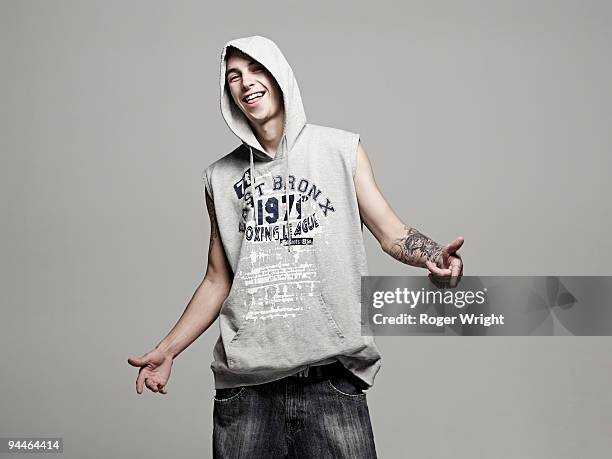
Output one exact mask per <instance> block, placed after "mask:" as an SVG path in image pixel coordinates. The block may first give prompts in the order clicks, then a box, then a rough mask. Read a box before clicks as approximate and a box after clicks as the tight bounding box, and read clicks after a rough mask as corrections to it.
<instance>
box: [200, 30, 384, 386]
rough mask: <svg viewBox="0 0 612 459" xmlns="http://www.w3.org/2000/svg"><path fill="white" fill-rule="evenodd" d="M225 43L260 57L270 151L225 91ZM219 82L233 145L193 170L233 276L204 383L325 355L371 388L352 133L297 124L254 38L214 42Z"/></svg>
mask: <svg viewBox="0 0 612 459" xmlns="http://www.w3.org/2000/svg"><path fill="white" fill-rule="evenodd" d="M228 46H233V47H235V48H238V49H239V50H241V51H242V52H244V53H245V54H247V55H249V56H250V57H252V58H253V59H255V60H256V61H258V62H259V63H261V64H262V65H263V66H264V67H266V68H267V69H268V71H269V72H270V73H271V74H272V75H273V76H274V78H275V79H276V81H277V83H278V84H279V86H280V88H281V90H282V93H283V99H284V105H285V124H284V130H283V135H282V138H281V142H280V144H279V146H278V149H277V152H276V155H275V157H274V158H272V157H271V156H269V155H268V154H267V153H266V152H265V149H264V148H263V147H262V146H261V145H260V143H259V141H258V140H257V138H256V137H255V134H254V133H253V131H252V130H251V127H250V125H249V123H248V121H247V118H246V117H245V116H244V114H243V113H242V112H241V111H240V109H239V108H238V107H237V106H236V104H235V103H234V102H233V100H232V97H231V94H230V90H229V88H228V87H227V84H226V78H225V70H226V61H225V55H226V51H227V48H228ZM220 90H221V100H220V102H221V113H222V115H223V118H224V119H225V121H226V123H227V125H228V127H229V128H230V129H231V131H232V132H233V133H234V134H235V135H236V136H237V137H238V138H239V139H240V140H241V144H240V145H239V146H238V147H237V148H236V149H235V150H233V151H232V152H230V153H228V154H227V155H225V156H224V157H222V158H221V159H218V160H216V161H215V162H213V163H212V164H210V165H209V166H208V167H207V168H206V169H205V170H204V172H203V174H202V179H203V181H204V186H205V190H206V191H208V194H209V195H210V196H211V198H212V199H213V201H214V205H215V211H216V219H217V223H218V226H219V233H220V240H221V243H222V245H223V248H224V251H225V254H226V256H227V259H228V261H229V264H230V266H231V268H232V271H233V274H234V280H233V283H232V287H231V289H230V292H229V294H228V296H227V298H226V299H225V301H224V302H223V305H222V306H221V310H220V313H219V330H220V334H219V338H218V340H217V342H216V344H215V347H214V350H213V357H214V361H213V362H212V363H211V365H210V368H211V369H212V371H213V374H214V379H215V388H217V389H223V388H229V387H237V386H243V385H255V384H262V383H266V382H270V381H274V380H277V379H280V378H284V377H286V376H289V375H291V374H294V373H297V372H300V371H304V370H306V369H307V368H308V367H309V366H313V365H321V364H325V363H331V362H333V361H335V360H339V361H340V362H341V363H342V364H343V365H344V366H345V367H346V368H347V369H348V370H350V371H351V372H352V373H353V374H354V375H355V376H357V377H358V378H360V379H361V380H363V381H364V382H365V383H366V386H367V388H370V387H372V386H373V384H374V378H375V376H376V374H377V373H378V370H379V369H380V366H381V360H382V358H381V355H380V353H379V351H378V349H377V346H376V343H375V341H374V338H373V337H372V336H368V335H366V336H362V319H361V276H365V275H367V274H368V272H367V261H366V253H365V247H364V243H363V223H362V221H361V218H360V215H359V207H358V204H357V196H356V193H355V186H354V183H353V177H354V175H355V169H356V163H357V146H358V143H359V134H356V133H353V132H349V131H344V130H341V129H336V128H331V127H324V126H319V125H315V124H310V123H307V122H306V115H305V112H304V107H303V104H302V98H301V95H300V90H299V88H298V85H297V81H296V79H295V76H294V74H293V71H292V69H291V67H290V66H289V63H288V62H287V60H286V59H285V57H284V56H283V54H282V53H281V51H280V49H279V48H278V46H277V45H276V44H275V43H274V42H273V41H272V40H270V39H268V38H265V37H261V36H252V37H245V38H238V39H235V40H231V41H229V42H227V43H226V44H225V46H224V47H223V51H222V53H221V69H220Z"/></svg>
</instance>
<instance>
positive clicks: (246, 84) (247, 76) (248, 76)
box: [242, 72, 255, 89]
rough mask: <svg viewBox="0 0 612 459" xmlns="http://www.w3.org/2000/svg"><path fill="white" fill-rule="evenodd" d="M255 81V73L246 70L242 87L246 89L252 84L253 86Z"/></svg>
mask: <svg viewBox="0 0 612 459" xmlns="http://www.w3.org/2000/svg"><path fill="white" fill-rule="evenodd" d="M254 83H255V79H254V78H253V75H251V74H250V73H249V72H245V73H244V74H243V75H242V87H243V88H244V89H249V88H250V87H251V86H253V84H254Z"/></svg>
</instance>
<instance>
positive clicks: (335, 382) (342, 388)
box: [325, 376, 366, 399]
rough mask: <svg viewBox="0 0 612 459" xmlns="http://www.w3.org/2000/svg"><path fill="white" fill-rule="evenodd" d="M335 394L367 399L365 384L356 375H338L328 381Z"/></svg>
mask: <svg viewBox="0 0 612 459" xmlns="http://www.w3.org/2000/svg"><path fill="white" fill-rule="evenodd" d="M325 382H326V384H327V387H328V388H329V389H330V390H331V391H332V393H333V394H335V395H338V396H340V397H344V398H348V399H365V397H366V393H365V392H364V388H365V386H364V384H365V383H363V382H361V380H359V379H358V378H357V377H356V376H355V377H351V376H336V377H333V378H330V379H327V380H326V381H325Z"/></svg>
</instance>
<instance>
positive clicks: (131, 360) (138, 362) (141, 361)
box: [128, 355, 147, 367]
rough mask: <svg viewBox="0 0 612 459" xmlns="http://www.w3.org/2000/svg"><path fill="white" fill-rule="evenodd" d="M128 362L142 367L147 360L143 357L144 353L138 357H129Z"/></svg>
mask: <svg viewBox="0 0 612 459" xmlns="http://www.w3.org/2000/svg"><path fill="white" fill-rule="evenodd" d="M128 363H129V364H130V365H132V366H133V367H142V366H144V365H146V364H147V360H146V359H145V358H144V355H143V356H142V357H140V358H133V357H130V358H129V359H128Z"/></svg>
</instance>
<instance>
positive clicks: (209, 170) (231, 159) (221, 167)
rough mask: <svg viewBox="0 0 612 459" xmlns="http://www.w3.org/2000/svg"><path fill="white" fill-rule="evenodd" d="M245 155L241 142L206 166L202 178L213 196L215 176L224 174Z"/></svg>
mask: <svg viewBox="0 0 612 459" xmlns="http://www.w3.org/2000/svg"><path fill="white" fill-rule="evenodd" d="M244 155H245V148H244V144H240V145H238V146H237V147H236V148H234V149H233V150H232V151H230V152H229V153H227V154H226V155H224V156H222V157H221V158H219V159H217V160H215V161H213V162H212V163H210V164H209V165H208V166H206V168H205V169H204V170H203V171H202V174H201V178H202V180H203V181H204V185H205V186H206V189H207V190H208V193H209V194H210V195H211V196H214V193H213V188H214V185H213V184H214V182H215V176H219V174H221V175H223V174H224V172H226V171H227V170H228V169H230V168H232V167H234V165H235V164H236V162H238V161H240V158H242V157H243V156H244Z"/></svg>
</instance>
